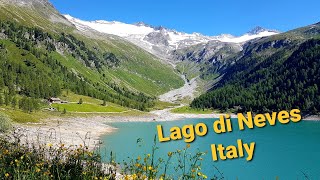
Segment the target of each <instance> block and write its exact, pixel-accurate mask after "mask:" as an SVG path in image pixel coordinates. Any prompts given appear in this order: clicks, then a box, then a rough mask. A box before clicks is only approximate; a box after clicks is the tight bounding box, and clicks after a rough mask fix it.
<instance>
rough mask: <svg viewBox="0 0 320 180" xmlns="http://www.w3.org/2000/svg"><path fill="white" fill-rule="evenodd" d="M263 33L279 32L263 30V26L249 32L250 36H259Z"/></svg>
mask: <svg viewBox="0 0 320 180" xmlns="http://www.w3.org/2000/svg"><path fill="white" fill-rule="evenodd" d="M262 32H274V33H279V31H277V30H270V29H266V28H263V27H261V26H256V27H255V28H253V29H252V30H250V31H249V32H247V34H249V35H257V34H260V33H262Z"/></svg>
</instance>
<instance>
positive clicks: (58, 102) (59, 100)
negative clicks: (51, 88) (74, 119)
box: [48, 97, 61, 104]
mask: <svg viewBox="0 0 320 180" xmlns="http://www.w3.org/2000/svg"><path fill="white" fill-rule="evenodd" d="M48 101H49V102H50V103H53V104H61V99H60V98H55V97H51V98H49V99H48Z"/></svg>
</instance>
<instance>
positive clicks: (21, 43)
mask: <svg viewBox="0 0 320 180" xmlns="http://www.w3.org/2000/svg"><path fill="white" fill-rule="evenodd" d="M0 32H1V33H0V36H1V38H0V52H1V53H0V65H1V67H2V68H1V70H0V89H2V91H3V90H5V91H6V93H7V94H9V95H10V97H13V96H14V95H15V94H19V95H23V96H27V97H32V98H48V97H55V96H58V95H59V94H60V93H61V90H62V89H70V90H71V91H73V92H75V93H78V94H82V95H88V96H91V97H95V98H98V99H104V100H106V101H110V102H114V103H117V104H120V105H123V106H127V107H131V108H136V109H140V110H145V108H147V107H150V106H152V105H153V102H152V100H153V97H150V96H146V95H144V94H143V93H137V92H133V91H130V90H129V89H127V88H124V87H119V86H118V85H117V84H115V83H112V82H107V81H106V82H105V84H103V83H101V82H99V81H96V82H95V81H94V80H93V79H89V78H88V77H85V76H84V75H82V74H80V73H77V72H78V71H75V70H72V69H69V68H68V67H67V66H65V65H63V62H61V58H62V57H63V56H64V55H68V54H69V55H70V58H69V59H77V60H79V61H80V62H81V63H82V64H83V66H86V67H87V69H88V71H89V70H90V69H91V70H95V71H97V72H100V71H101V72H102V71H103V70H105V68H112V67H113V68H114V67H117V66H119V63H120V60H119V59H118V58H117V57H116V56H115V55H114V54H113V53H112V52H104V53H101V52H98V50H96V52H94V51H93V50H90V49H89V48H88V47H87V46H86V45H85V43H84V42H83V41H80V40H78V39H77V38H76V37H74V36H73V35H71V34H65V33H60V34H50V33H47V32H44V31H42V30H40V29H38V28H29V27H25V26H21V25H18V24H17V23H13V22H3V21H1V22H0ZM57 52H58V53H57ZM6 93H5V94H6Z"/></svg>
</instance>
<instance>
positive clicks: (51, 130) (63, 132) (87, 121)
mask: <svg viewBox="0 0 320 180" xmlns="http://www.w3.org/2000/svg"><path fill="white" fill-rule="evenodd" d="M225 114H227V113H212V114H186V113H185V114H176V113H172V112H171V108H169V109H164V110H156V111H152V112H150V113H148V114H145V115H140V116H117V115H100V116H92V117H69V118H51V119H45V120H42V121H41V122H39V123H26V124H15V127H16V129H17V130H16V131H18V132H19V133H21V134H22V136H21V137H22V138H23V139H22V140H21V141H22V142H26V141H29V142H30V141H31V142H36V143H39V144H47V143H52V144H65V145H67V146H76V145H80V144H81V145H86V146H89V148H90V149H94V148H95V147H96V146H97V145H99V144H100V143H101V137H102V136H104V135H107V134H110V133H113V132H115V131H117V129H116V128H114V127H112V126H111V125H108V123H113V122H123V123H125V122H165V121H180V120H184V119H193V118H197V119H209V118H219V117H220V116H221V115H225ZM230 115H231V118H237V115H236V114H230ZM303 120H305V121H320V116H317V115H312V116H308V117H306V118H303Z"/></svg>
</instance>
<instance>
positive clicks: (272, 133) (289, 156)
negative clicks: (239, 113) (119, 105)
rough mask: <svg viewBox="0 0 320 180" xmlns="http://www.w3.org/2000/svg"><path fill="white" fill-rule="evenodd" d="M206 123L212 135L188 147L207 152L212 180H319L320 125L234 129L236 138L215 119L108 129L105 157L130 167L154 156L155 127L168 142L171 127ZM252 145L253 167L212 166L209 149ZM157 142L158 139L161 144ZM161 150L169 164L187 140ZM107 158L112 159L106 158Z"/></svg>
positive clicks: (240, 163)
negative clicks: (219, 179)
mask: <svg viewBox="0 0 320 180" xmlns="http://www.w3.org/2000/svg"><path fill="white" fill-rule="evenodd" d="M201 122H202V123H205V124H206V125H207V127H208V134H207V135H206V136H203V137H196V139H195V141H194V142H192V143H191V144H190V145H191V147H190V149H188V150H189V151H190V152H192V151H193V152H197V150H198V149H199V150H200V151H202V152H206V151H207V152H208V153H207V154H206V155H205V156H204V160H203V164H202V169H201V172H203V173H204V174H206V175H207V176H208V177H209V178H210V177H213V176H214V175H219V173H218V171H217V170H216V169H215V167H217V168H218V169H219V171H220V172H221V173H223V176H224V178H225V179H239V180H251V179H252V180H256V179H266V180H267V179H276V178H279V179H320V143H319V142H320V121H300V122H298V123H293V122H290V123H289V124H286V125H284V124H280V123H279V122H277V123H276V125H275V126H266V127H264V128H254V129H246V130H244V131H239V130H238V129H237V126H234V128H233V132H229V133H224V134H216V133H215V132H214V131H213V128H212V124H213V122H214V119H185V120H179V121H166V122H121V123H108V124H109V125H111V126H113V127H115V128H118V129H117V131H116V132H114V133H112V134H108V135H105V136H103V137H102V141H103V144H102V148H101V149H102V150H101V153H102V157H103V160H104V161H108V160H109V159H108V158H109V156H108V155H109V153H110V151H112V152H113V153H114V155H115V157H116V161H117V162H123V160H124V161H127V162H128V161H129V159H130V158H137V157H138V156H139V155H140V156H143V155H144V154H147V153H151V146H152V145H153V139H154V136H155V135H156V134H157V125H162V126H163V130H164V134H165V135H166V136H169V133H170V131H169V129H170V128H171V127H173V126H179V127H182V126H184V125H188V124H193V125H196V124H197V123H201ZM232 123H233V124H234V125H237V119H232ZM139 138H141V139H142V140H143V142H144V144H145V145H144V146H142V147H139V146H138V144H137V139H139ZM238 139H241V140H242V141H243V143H248V144H250V143H251V142H255V143H256V146H255V150H254V157H253V159H252V160H251V161H246V158H245V157H243V158H236V159H232V160H225V161H222V160H218V161H213V160H212V155H211V144H223V145H224V146H229V145H234V146H236V145H237V140H238ZM157 141H158V139H157ZM157 146H159V150H157V154H156V156H157V157H162V158H164V159H166V158H167V153H168V152H172V151H176V150H177V149H183V148H185V147H186V143H185V142H184V141H183V140H178V141H170V142H165V143H159V141H158V142H157ZM107 154H108V155H107Z"/></svg>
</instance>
